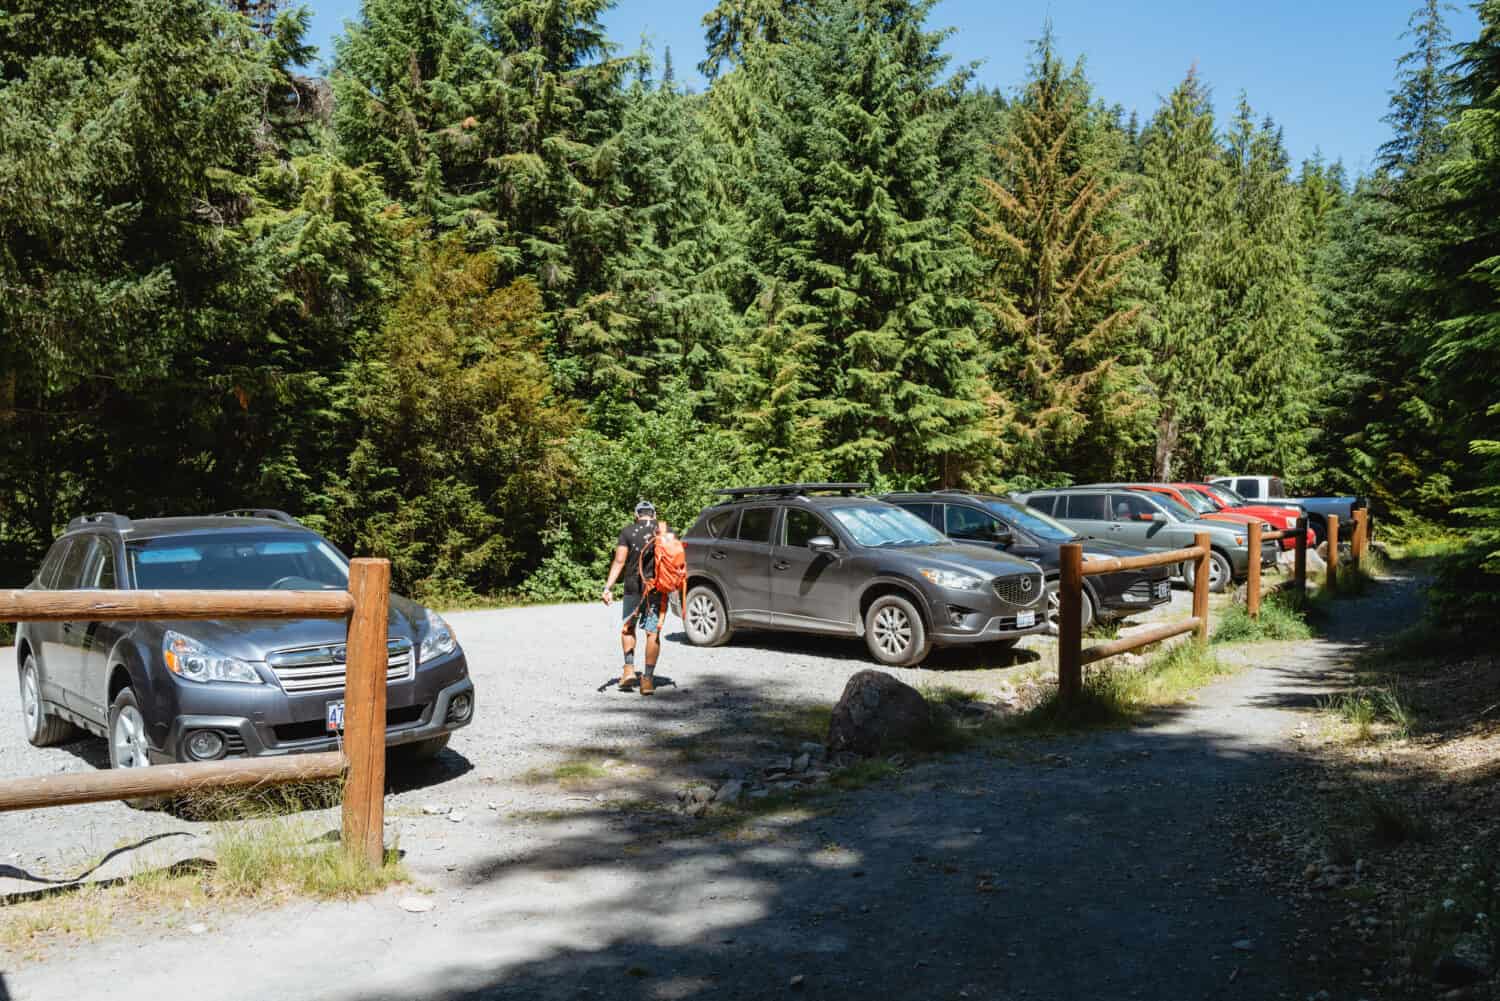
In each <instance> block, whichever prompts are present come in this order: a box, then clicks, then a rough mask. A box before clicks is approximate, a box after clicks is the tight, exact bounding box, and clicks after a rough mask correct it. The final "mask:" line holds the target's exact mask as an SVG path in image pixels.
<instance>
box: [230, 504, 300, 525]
mask: <svg viewBox="0 0 1500 1001" xmlns="http://www.w3.org/2000/svg"><path fill="white" fill-rule="evenodd" d="M210 517H213V518H269V519H271V520H272V521H280V522H285V523H286V524H288V525H301V524H302V522H300V521H298V520H297V519H296V518H293V517H292V516H291V515H289V514H287V513H286V512H285V511H278V510H277V509H276V508H274V507H237V508H235V509H233V510H232V511H215V512H214V513H213V514H212V515H210Z"/></svg>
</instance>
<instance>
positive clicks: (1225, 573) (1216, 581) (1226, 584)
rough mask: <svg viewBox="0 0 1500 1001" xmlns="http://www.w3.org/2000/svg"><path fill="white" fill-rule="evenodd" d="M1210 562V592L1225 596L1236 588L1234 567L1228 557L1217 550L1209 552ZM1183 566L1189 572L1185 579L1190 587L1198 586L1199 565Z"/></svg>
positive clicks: (1189, 564)
mask: <svg viewBox="0 0 1500 1001" xmlns="http://www.w3.org/2000/svg"><path fill="white" fill-rule="evenodd" d="M1208 562H1209V574H1208V589H1209V591H1211V592H1213V593H1214V594H1223V593H1224V592H1225V591H1227V590H1229V588H1231V587H1232V586H1234V566H1233V564H1231V563H1230V562H1229V557H1228V556H1225V555H1224V554H1223V553H1221V552H1219V551H1218V550H1217V549H1213V550H1210V551H1209V554H1208ZM1183 566H1184V567H1185V569H1186V571H1187V573H1186V575H1185V579H1186V580H1187V585H1188V587H1194V586H1196V585H1195V581H1196V578H1197V574H1198V566H1197V564H1196V563H1185V564H1183Z"/></svg>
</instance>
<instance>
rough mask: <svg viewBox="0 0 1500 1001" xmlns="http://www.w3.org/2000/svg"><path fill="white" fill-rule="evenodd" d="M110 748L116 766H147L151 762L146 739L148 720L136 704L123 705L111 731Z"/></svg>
mask: <svg viewBox="0 0 1500 1001" xmlns="http://www.w3.org/2000/svg"><path fill="white" fill-rule="evenodd" d="M109 741H110V749H111V750H112V751H113V752H114V766H115V767H116V768H145V767H146V766H147V765H149V764H151V756H150V744H149V743H148V742H147V740H146V721H145V719H144V718H142V716H141V711H140V710H139V709H137V708H136V707H135V706H129V705H127V706H121V707H120V711H119V712H117V713H116V714H115V725H114V726H113V727H112V728H111V732H110V737H109Z"/></svg>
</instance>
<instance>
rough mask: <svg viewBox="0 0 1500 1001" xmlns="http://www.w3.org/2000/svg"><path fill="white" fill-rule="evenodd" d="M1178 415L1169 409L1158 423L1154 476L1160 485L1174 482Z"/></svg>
mask: <svg viewBox="0 0 1500 1001" xmlns="http://www.w3.org/2000/svg"><path fill="white" fill-rule="evenodd" d="M1178 431H1179V428H1178V424H1177V414H1176V413H1175V412H1174V411H1172V410H1170V409H1168V410H1164V411H1162V415H1161V417H1159V418H1158V419H1157V421H1156V463H1155V467H1154V468H1153V469H1152V476H1153V477H1154V478H1155V479H1156V481H1157V482H1158V483H1171V482H1172V453H1173V452H1175V451H1177V435H1178Z"/></svg>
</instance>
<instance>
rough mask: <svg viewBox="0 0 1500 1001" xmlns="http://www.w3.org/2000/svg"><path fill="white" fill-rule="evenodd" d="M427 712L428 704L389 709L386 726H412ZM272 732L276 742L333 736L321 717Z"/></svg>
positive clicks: (389, 728) (291, 741)
mask: <svg viewBox="0 0 1500 1001" xmlns="http://www.w3.org/2000/svg"><path fill="white" fill-rule="evenodd" d="M426 714H427V706H426V705H420V706H402V707H401V708H399V709H387V710H386V713H385V728H386V729H387V730H394V729H397V728H399V727H405V726H411V725H413V724H415V723H420V722H422V717H423V716H425V715H426ZM271 732H272V733H274V734H276V743H278V744H292V743H296V742H297V741H299V740H323V739H326V738H328V737H332V736H333V734H332V733H330V732H329V731H328V724H327V723H326V722H325V721H323V720H321V719H310V720H304V721H303V722H301V723H283V724H281V725H280V726H276V727H272V728H271Z"/></svg>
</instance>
